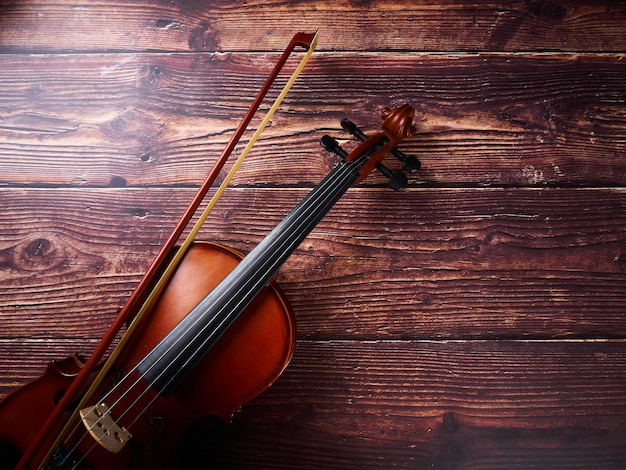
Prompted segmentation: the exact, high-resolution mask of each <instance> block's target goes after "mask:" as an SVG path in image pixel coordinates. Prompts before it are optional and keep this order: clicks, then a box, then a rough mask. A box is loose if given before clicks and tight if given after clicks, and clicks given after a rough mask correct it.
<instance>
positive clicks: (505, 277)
mask: <svg viewBox="0 0 626 470" xmlns="http://www.w3.org/2000/svg"><path fill="white" fill-rule="evenodd" d="M625 25H626V7H625V6H624V4H623V2H609V1H597V2H570V1H560V0H531V1H507V2H487V3H484V2H483V3H478V2H475V3H468V2H461V3H459V2H451V1H448V0H440V1H437V2H429V3H426V2H423V1H412V2H409V1H399V2H389V1H383V0H380V1H340V2H332V3H331V2H325V1H322V2H295V1H275V2H258V1H245V2H219V3H218V2H198V1H194V0H183V1H178V2H169V1H160V0H154V1H148V0H144V1H141V2H124V1H120V0H107V1H104V2H98V3H94V2H87V3H85V2H82V3H81V2H79V3H77V2H69V1H67V0H53V1H49V2H42V1H41V0H33V1H31V0H28V1H27V0H17V1H12V2H3V1H1V0H0V207H1V210H0V396H5V395H6V394H7V393H10V392H11V391H12V390H14V389H15V388H16V387H18V386H20V385H22V384H24V383H26V382H28V381H30V380H32V379H34V378H36V377H37V376H38V375H39V374H41V373H42V372H43V370H44V369H45V366H46V364H47V363H48V362H49V361H51V360H56V359H62V358H64V357H66V356H67V355H69V354H72V353H75V352H76V353H80V354H82V355H87V354H89V353H90V351H91V350H92V349H93V348H94V347H95V344H96V342H97V339H98V338H99V337H100V335H101V334H102V331H103V330H104V329H105V328H106V327H107V326H108V324H109V323H110V322H111V320H112V319H113V318H114V316H115V314H116V311H117V308H118V307H119V306H120V305H121V304H122V303H123V302H124V300H125V299H126V298H127V296H128V295H129V293H130V292H131V290H132V288H133V287H134V286H135V284H136V283H137V281H138V280H139V278H140V276H141V275H142V274H143V272H144V271H145V269H146V267H147V266H148V264H149V263H150V262H151V260H152V257H153V256H154V255H155V253H156V252H157V250H158V248H159V246H160V245H161V244H162V243H163V241H164V239H165V237H166V236H167V234H168V233H169V231H170V230H171V228H172V227H173V226H174V225H175V224H176V221H177V219H178V217H179V216H180V214H181V211H182V209H183V208H184V207H185V206H186V204H187V203H188V202H189V201H190V200H191V198H192V196H193V194H194V192H195V188H197V186H198V185H199V184H200V182H201V181H202V180H203V179H204V176H205V174H206V172H207V171H208V169H209V168H210V167H211V166H212V164H213V163H214V161H215V159H216V157H217V155H219V153H220V152H221V150H222V148H223V146H224V143H225V142H226V141H227V140H228V138H229V137H230V134H231V133H232V131H233V129H234V128H235V126H236V125H237V124H238V122H239V119H241V117H242V115H243V114H244V112H245V110H246V108H247V107H248V105H249V104H250V102H251V101H252V99H253V97H254V95H255V94H256V92H257V90H258V89H259V88H260V87H261V85H262V83H263V81H264V80H265V77H266V76H267V74H268V73H269V71H270V69H271V67H272V66H273V64H274V62H275V61H276V60H277V58H278V55H279V53H280V52H281V51H282V50H283V48H284V47H285V46H286V44H287V43H288V42H289V40H290V39H291V37H292V36H293V34H294V33H295V32H296V31H300V30H304V31H313V30H316V29H320V30H321V36H320V40H319V44H318V48H317V49H318V51H317V52H316V54H314V56H313V57H312V59H311V60H310V61H309V63H308V64H307V67H306V69H305V70H304V73H303V74H302V75H301V77H300V78H299V80H298V81H297V83H296V85H295V86H294V88H293V89H292V91H291V92H290V94H289V95H288V97H287V99H286V100H285V102H284V103H283V105H282V106H281V108H280V110H279V112H278V113H277V114H276V116H275V117H274V118H273V119H272V122H271V125H270V126H269V128H268V129H267V130H266V132H265V133H264V134H263V135H262V138H261V139H260V141H259V143H258V144H257V146H256V147H255V149H254V151H253V152H252V154H251V155H250V157H249V159H248V160H247V161H246V163H245V164H244V166H243V168H242V170H241V171H240V172H239V174H238V175H237V176H236V178H235V181H234V185H233V187H232V188H231V189H229V190H228V191H227V193H226V195H225V196H224V198H223V199H222V201H221V202H220V204H219V205H218V207H217V208H216V210H215V212H214V213H213V214H212V216H211V218H210V220H209V222H208V224H207V225H206V227H205V228H204V229H203V230H202V233H201V236H200V238H202V239H209V240H214V241H217V242H220V243H224V244H227V245H229V246H231V247H234V248H236V249H239V250H241V251H244V252H247V251H249V250H250V249H252V247H253V246H255V245H256V244H257V243H258V242H259V241H260V240H261V239H262V237H263V235H264V234H265V233H267V231H269V230H270V229H271V228H272V227H273V226H274V225H275V224H276V223H277V222H278V221H279V220H280V219H281V218H282V217H283V216H284V215H286V213H287V212H288V210H289V208H290V207H293V205H295V204H296V201H298V200H299V199H301V198H302V197H303V196H304V195H305V194H306V193H307V192H308V191H309V190H310V188H311V187H312V186H313V185H314V184H315V183H317V182H318V181H319V180H320V179H321V178H322V177H323V176H325V175H326V174H327V173H328V171H329V170H330V169H331V168H332V167H333V165H334V163H335V162H336V157H334V156H331V155H329V154H328V153H326V152H324V151H322V150H321V148H320V147H319V145H318V141H319V138H320V137H321V136H322V135H323V134H326V133H328V134H331V135H334V136H337V137H338V138H339V140H340V141H341V142H342V144H344V145H345V147H346V148H348V149H349V148H352V146H354V145H355V142H354V141H353V139H351V138H349V137H348V136H347V135H346V134H345V133H344V132H342V131H341V130H340V128H339V120H340V119H341V118H343V117H349V118H350V119H352V120H353V121H355V122H357V123H358V124H359V125H361V126H362V127H363V128H364V130H365V131H366V132H368V133H371V132H374V131H375V130H376V129H377V127H378V126H379V122H380V121H379V115H380V112H381V110H382V109H383V108H384V107H385V106H395V105H400V104H404V103H405V102H407V103H410V104H412V105H413V106H414V107H415V108H416V109H417V119H416V124H417V126H418V134H417V135H416V136H415V137H414V138H412V139H410V140H408V141H406V142H405V143H404V145H403V150H404V151H406V152H407V153H410V154H413V155H416V156H418V157H419V158H420V159H421V161H422V168H421V170H420V172H419V173H418V174H416V175H414V176H412V177H411V178H410V185H409V187H408V188H407V189H406V190H404V191H403V192H399V193H395V192H393V191H390V190H388V189H387V188H385V187H384V179H383V178H382V177H381V176H380V175H372V176H370V177H369V178H368V179H367V180H366V181H365V182H363V183H362V184H360V185H358V186H357V187H356V188H352V189H351V190H349V191H348V193H347V194H346V195H345V197H344V198H343V199H342V200H341V201H340V202H339V203H338V204H337V206H336V207H335V208H334V209H333V210H332V211H331V212H330V213H329V214H328V215H327V217H326V218H325V219H324V220H323V221H322V222H321V223H320V225H319V226H318V227H316V228H315V230H314V231H313V232H312V234H311V235H310V237H309V238H307V240H306V241H305V242H304V243H303V244H302V245H301V247H300V248H299V249H298V250H297V251H296V253H295V254H294V256H292V257H291V258H290V259H289V260H288V261H287V263H286V264H285V265H284V267H283V269H281V271H280V273H279V276H278V281H279V283H280V285H281V286H282V288H283V290H284V291H285V295H286V297H287V299H288V300H289V301H290V303H291V304H292V306H293V309H294V311H295V314H296V318H297V325H298V341H297V348H296V351H295V354H294V358H293V361H292V363H291V364H290V366H289V367H288V368H287V370H286V371H285V373H284V374H283V375H282V376H281V377H280V378H279V380H278V381H277V382H276V383H275V384H274V385H273V386H272V387H271V388H270V389H269V390H268V392H267V393H265V394H263V395H261V396H260V397H258V398H257V399H255V400H254V401H253V402H251V403H249V404H248V405H246V406H244V408H243V409H242V412H240V413H237V414H236V415H235V417H234V421H233V423H231V424H229V425H224V424H220V423H217V422H215V421H214V420H211V419H207V420H203V421H201V422H199V423H197V425H195V426H194V427H193V428H192V430H191V432H190V433H188V434H186V435H185V436H184V437H183V439H182V441H181V443H180V444H179V448H178V450H177V452H176V455H175V456H174V457H173V459H172V462H168V467H167V468H183V469H184V468H194V467H195V466H197V462H198V461H204V462H205V463H206V465H207V466H212V467H216V468H272V469H296V468H297V469H301V468H315V469H317V468H341V469H352V468H355V469H356V468H424V469H425V468H439V469H456V468H470V469H488V468H541V469H544V468H563V469H571V468H585V469H587V468H603V469H604V468H607V469H613V468H615V469H618V468H625V467H626V429H625V424H624V423H625V422H626V419H625V417H626V374H625V372H624V371H625V370H626V350H625V345H626V342H625V338H626V327H625V324H626V322H625V320H626V318H625V315H626V290H625V289H624V286H626V190H625V188H626V163H625V162H626V158H625V157H626V131H625V130H624V129H625V123H626V118H625V117H626V107H625V106H626V105H625V103H626V81H625V80H624V77H626V60H625V59H624V55H625V53H626V35H624V26H625ZM300 55H301V54H300V53H296V54H295V56H294V58H293V60H292V61H290V63H289V64H288V66H287V67H286V72H288V71H290V70H293V68H294V67H295V64H296V62H297V60H298V58H299V56H300ZM285 80H286V74H285V75H284V76H281V77H280V79H279V80H278V82H277V87H276V89H273V90H272V91H271V92H270V96H269V97H268V98H269V99H271V98H272V97H274V96H276V94H277V93H278V89H279V87H280V85H281V84H282V83H284V81H285ZM269 99H268V102H269ZM268 106H269V104H264V108H265V109H267V107H268ZM259 120H260V117H257V118H256V120H255V121H254V122H253V127H254V126H255V125H256V124H257V123H258V122H259ZM247 135H250V132H248V134H247ZM240 147H241V145H240ZM387 164H388V165H389V166H391V167H392V168H394V169H397V168H399V162H397V161H392V159H388V160H387ZM0 424H1V423H0ZM0 458H1V456H0Z"/></svg>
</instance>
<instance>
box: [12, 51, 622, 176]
mask: <svg viewBox="0 0 626 470" xmlns="http://www.w3.org/2000/svg"><path fill="white" fill-rule="evenodd" d="M382 57H383V56H382V55H381V54H365V55H364V54H360V55H358V56H355V55H354V54H334V53H333V54H320V55H318V56H316V57H315V58H314V59H312V61H311V63H310V66H309V67H308V68H307V70H306V71H305V73H304V74H303V76H302V77H301V80H300V81H299V82H298V83H297V84H296V86H295V87H294V90H293V91H292V94H291V95H290V96H289V97H288V99H287V100H286V102H285V105H284V106H283V107H282V108H281V110H280V112H279V113H278V115H277V116H276V117H275V118H274V119H273V120H272V126H271V127H270V128H269V129H267V131H266V132H265V133H264V134H263V136H262V139H261V141H260V142H259V143H258V144H257V147H255V150H254V151H253V155H252V156H251V158H250V159H249V163H246V165H245V166H244V168H243V170H242V172H241V173H240V174H239V175H238V176H237V179H236V181H235V184H257V185H258V184H264V183H265V184H281V185H284V184H301V183H308V184H311V183H313V182H317V181H319V180H320V179H321V178H322V177H323V176H324V175H325V174H326V173H327V172H328V170H329V169H330V166H331V164H330V162H329V160H328V156H327V155H325V154H324V153H323V152H322V151H321V148H320V147H319V145H318V143H317V142H318V141H319V139H320V137H321V136H322V135H324V134H325V133H331V134H333V135H337V136H338V137H342V138H343V140H345V139H346V138H347V136H346V135H345V133H343V132H342V131H341V130H340V128H339V121H340V120H341V119H342V118H343V117H350V118H351V119H352V120H353V121H355V122H357V123H359V125H361V126H363V127H364V129H366V130H368V131H373V130H375V129H376V127H377V126H379V123H380V121H379V116H378V115H379V114H380V112H381V110H382V109H383V108H384V107H385V106H388V105H400V104H403V103H405V102H408V103H411V104H412V105H413V106H415V107H416V108H417V110H418V119H417V124H418V128H419V133H418V135H417V136H416V137H415V138H414V139H412V140H411V141H410V142H408V143H406V144H405V145H404V146H403V148H404V149H405V150H406V151H407V152H408V153H412V154H415V155H417V156H419V157H420V158H421V159H422V160H423V161H424V166H423V169H422V171H421V172H420V174H419V175H418V179H417V180H416V181H417V182H419V183H420V184H434V185H458V184H463V185H470V184H471V185H475V184H480V185H507V186H510V185H513V186H528V185H539V186H541V185H609V186H613V185H623V184H624V182H626V166H625V164H624V162H625V161H626V160H625V158H624V156H625V152H626V150H625V149H626V133H625V131H624V122H625V121H624V120H625V116H626V105H625V103H626V81H624V79H623V78H624V76H626V61H625V60H622V58H623V57H622V56H621V55H610V54H609V55H601V56H597V55H589V54H581V55H562V54H549V55H524V54H521V55H520V54H516V55H508V54H487V55H481V54H478V55H455V54H452V55H445V56H441V55H435V56H432V55H426V54H410V55H406V54H403V55H396V54H386V55H385V61H382V60H381V59H382ZM276 59H277V56H276V55H271V54H270V55H265V54H262V55H259V54H227V55H223V56H220V57H219V58H217V56H216V55H199V56H198V55H195V54H194V55H191V54H175V55H171V54H166V55H163V54H157V55H153V54H150V55H146V54H144V55H140V56H128V55H119V54H106V55H58V56H57V55H44V56H34V57H32V56H21V55H18V56H4V57H2V58H0V60H2V62H3V65H4V67H2V68H1V69H0V104H1V103H2V101H4V105H3V106H1V107H0V155H1V156H2V158H3V172H2V175H0V181H4V182H10V183H12V184H24V185H33V184H39V185H41V184H44V185H49V184H53V185H75V186H85V185H88V186H109V185H113V186H119V185H130V186H136V185H142V186H144V185H172V184H199V183H200V182H201V181H202V179H203V177H204V176H203V175H204V174H206V172H207V171H208V169H209V168H210V167H211V165H212V163H213V162H214V161H215V159H216V158H217V156H218V155H219V153H220V152H221V149H222V148H223V147H224V145H225V143H226V142H227V140H228V138H229V137H230V135H231V134H232V132H233V130H234V128H235V126H236V125H237V123H238V121H239V119H241V117H242V116H243V114H244V111H245V108H246V107H247V106H248V105H249V103H250V102H251V101H252V99H253V97H254V95H255V93H256V92H257V91H258V90H259V89H260V87H261V84H262V82H263V79H264V77H265V76H266V74H268V73H269V70H270V67H271V65H272V64H273V63H274V61H275V60H276ZM451 64H454V65H453V66H452V65H451ZM275 93H276V92H274V95H275ZM2 96H4V100H2V98H1V97H2ZM233 96H235V97H236V99H235V100H234V99H233ZM355 100H356V101H355ZM356 103H358V105H357V106H355V104H356ZM255 124H256V125H258V120H257V121H255ZM243 142H245V140H244V141H243ZM42 155H43V156H44V158H42V157H41V156H42ZM47 162H49V163H48V164H47ZM86 162H89V164H88V165H87V164H86ZM396 166H397V165H396ZM277 176H279V177H280V179H276V178H275V177H277ZM272 177H274V179H272ZM378 181H380V179H379V180H378Z"/></svg>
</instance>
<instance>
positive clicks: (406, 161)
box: [341, 118, 422, 173]
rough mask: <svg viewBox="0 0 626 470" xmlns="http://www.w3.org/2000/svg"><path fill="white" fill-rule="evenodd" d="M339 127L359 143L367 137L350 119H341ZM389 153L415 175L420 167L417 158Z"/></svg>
mask: <svg viewBox="0 0 626 470" xmlns="http://www.w3.org/2000/svg"><path fill="white" fill-rule="evenodd" d="M341 127H343V129H344V130H345V131H346V132H349V133H350V134H352V135H353V136H354V137H356V138H357V139H359V140H360V141H363V140H365V139H367V135H365V133H364V132H363V131H362V130H361V129H360V128H359V127H358V126H357V125H356V124H355V123H353V122H352V121H350V119H345V118H344V119H342V120H341ZM391 153H392V155H393V156H394V157H396V158H397V159H398V160H400V161H401V162H402V166H403V167H404V169H405V170H406V171H408V172H409V173H416V172H417V170H419V169H420V167H421V166H422V165H421V163H420V161H419V160H418V159H417V158H415V157H412V156H409V155H407V154H405V153H404V152H401V151H400V150H398V149H396V148H394V149H392V150H391Z"/></svg>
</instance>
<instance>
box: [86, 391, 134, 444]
mask: <svg viewBox="0 0 626 470" xmlns="http://www.w3.org/2000/svg"><path fill="white" fill-rule="evenodd" d="M80 418H81V420H82V421H83V424H84V425H85V427H86V428H87V431H89V434H91V436H92V437H93V438H94V439H95V440H96V442H97V443H98V444H100V445H101V446H102V447H104V448H105V449H106V450H108V451H109V452H112V453H114V454H117V453H118V452H119V451H120V450H122V449H123V448H124V446H125V445H126V443H127V442H128V441H129V440H130V438H131V437H133V436H132V435H131V434H130V433H129V432H128V431H127V430H126V429H125V428H124V427H122V426H120V425H118V424H117V423H116V422H115V420H114V419H113V417H112V416H111V412H110V410H109V407H108V406H107V405H106V403H100V404H99V405H96V406H90V407H87V408H83V409H82V410H80Z"/></svg>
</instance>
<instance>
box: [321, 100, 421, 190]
mask: <svg viewBox="0 0 626 470" xmlns="http://www.w3.org/2000/svg"><path fill="white" fill-rule="evenodd" d="M414 115H415V110H414V109H413V108H412V107H411V106H409V105H408V104H405V105H402V106H400V107H398V108H394V109H390V108H385V109H384V110H383V112H382V116H381V117H382V119H383V123H382V128H383V132H380V133H378V134H376V135H374V136H372V137H368V136H367V135H365V133H363V131H362V130H361V129H360V128H359V127H358V126H357V125H356V124H355V123H353V122H352V121H350V120H349V119H342V120H341V127H343V129H344V130H346V131H347V132H349V133H350V134H352V135H353V136H354V137H356V138H357V139H358V140H360V141H361V144H360V145H359V146H357V147H356V148H355V149H354V150H353V151H352V152H350V153H348V152H346V151H345V150H344V149H343V148H341V146H340V145H339V143H338V142H337V141H336V140H335V139H333V138H332V137H330V136H328V135H325V136H323V137H322V139H321V140H320V144H321V145H322V147H324V148H325V149H326V150H328V151H330V152H333V153H335V154H337V155H339V156H340V157H341V158H342V159H344V160H346V161H353V160H356V159H357V158H364V157H365V158H366V159H367V161H366V163H364V165H363V168H362V170H361V176H360V178H359V180H358V181H361V180H362V179H363V178H365V176H367V174H368V173H369V172H370V171H371V170H372V169H373V168H376V169H377V170H378V171H380V172H381V173H382V174H383V176H385V177H386V178H387V179H388V180H387V181H388V182H387V184H388V186H389V187H390V188H392V189H394V190H396V191H399V190H401V189H403V188H405V187H406V185H407V184H408V179H407V177H406V175H405V174H404V172H402V171H401V170H397V171H392V170H390V169H389V168H387V167H386V166H385V165H383V164H382V163H381V160H382V159H384V158H385V157H386V156H387V155H388V154H389V153H391V154H392V155H394V156H395V157H396V158H397V159H398V160H400V161H401V162H402V165H403V167H404V169H405V170H406V171H408V172H410V173H416V172H417V171H418V170H419V168H420V166H421V164H420V161H419V160H418V159H417V158H415V157H413V156H409V155H406V154H404V153H403V152H401V151H400V150H398V149H397V148H396V146H397V144H398V143H399V142H400V141H401V140H403V139H406V138H408V137H411V136H412V135H413V134H415V132H416V129H415V127H414V126H413V117H414Z"/></svg>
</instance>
